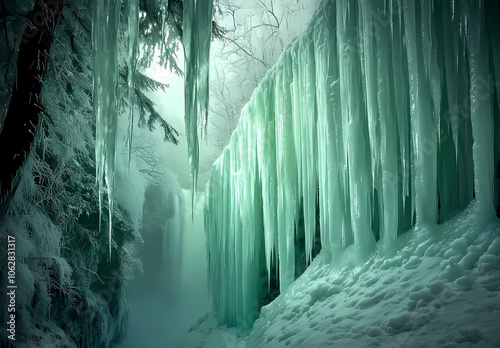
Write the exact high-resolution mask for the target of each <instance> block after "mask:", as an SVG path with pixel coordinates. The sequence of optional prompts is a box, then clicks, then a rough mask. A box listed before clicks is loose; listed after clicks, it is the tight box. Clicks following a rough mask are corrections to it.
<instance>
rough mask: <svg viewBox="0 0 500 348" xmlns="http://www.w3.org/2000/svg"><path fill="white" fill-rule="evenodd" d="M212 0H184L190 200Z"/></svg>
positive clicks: (203, 120) (203, 109)
mask: <svg viewBox="0 0 500 348" xmlns="http://www.w3.org/2000/svg"><path fill="white" fill-rule="evenodd" d="M212 12H213V1H212V0H203V1H202V0H186V1H184V2H183V31H182V42H183V45H184V59H185V69H184V74H185V87H184V88H185V89H184V95H185V114H184V118H185V124H186V137H187V139H188V157H189V165H190V176H191V191H192V201H193V204H194V195H195V191H196V188H197V182H198V167H199V145H198V125H199V123H200V124H202V129H205V132H206V125H207V115H208V70H209V64H208V60H209V56H210V38H211V35H212Z"/></svg>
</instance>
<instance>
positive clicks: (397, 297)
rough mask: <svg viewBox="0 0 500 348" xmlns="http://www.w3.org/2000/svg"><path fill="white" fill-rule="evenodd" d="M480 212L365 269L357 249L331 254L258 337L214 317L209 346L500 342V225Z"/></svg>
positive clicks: (415, 232) (374, 258)
mask: <svg viewBox="0 0 500 348" xmlns="http://www.w3.org/2000/svg"><path fill="white" fill-rule="evenodd" d="M477 210H478V208H477V204H476V203H472V204H471V205H470V206H469V207H468V208H467V209H466V210H465V211H464V212H462V213H460V214H458V215H457V216H455V217H454V218H453V219H451V220H450V221H448V222H446V223H444V224H442V225H437V226H419V227H415V228H413V229H412V230H410V231H408V232H407V233H405V234H404V235H402V236H400V237H399V238H398V239H397V240H396V241H395V242H394V244H393V245H382V244H380V245H379V247H378V249H377V250H376V251H375V252H374V253H373V254H372V255H371V256H370V257H369V259H367V260H365V262H361V263H359V264H358V265H357V266H353V265H354V264H355V263H356V261H354V259H355V258H356V255H355V254H356V253H355V251H354V250H351V249H350V248H348V249H346V250H345V251H344V252H342V253H340V254H338V255H337V256H336V257H333V258H331V257H330V256H329V255H327V254H326V253H324V252H321V253H320V254H319V255H318V257H316V259H315V260H314V261H313V263H312V264H311V266H310V267H309V268H308V269H307V270H306V272H305V273H304V274H303V275H302V276H301V277H300V278H299V279H297V280H296V281H295V282H294V283H293V284H292V285H291V286H290V287H289V288H288V289H287V291H286V292H285V293H284V294H282V295H280V296H279V297H278V298H277V299H276V300H275V301H273V302H272V303H271V304H269V305H268V306H266V307H264V308H263V309H262V312H261V315H260V318H259V319H258V320H257V321H256V322H255V324H254V326H253V329H252V331H251V332H250V333H249V335H242V334H241V333H239V335H240V338H238V339H236V335H237V334H238V333H237V330H236V329H227V328H217V327H216V320H215V319H214V318H213V316H207V317H206V318H204V320H203V319H202V320H200V321H199V322H198V323H197V324H196V325H195V326H194V327H193V330H195V331H197V332H196V334H197V335H205V337H204V338H203V339H202V341H201V343H200V345H199V346H200V347H243V346H247V347H273V348H275V347H276V348H278V347H294V348H295V347H308V348H312V347H449V348H451V347H500V221H499V220H498V219H496V218H495V220H494V221H491V223H489V224H482V223H479V222H478V220H477V219H476V216H477V213H478V211H477Z"/></svg>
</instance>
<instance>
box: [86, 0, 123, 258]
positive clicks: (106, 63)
mask: <svg viewBox="0 0 500 348" xmlns="http://www.w3.org/2000/svg"><path fill="white" fill-rule="evenodd" d="M120 5H121V2H120V1H116V0H104V1H100V0H94V1H93V3H92V43H93V46H92V47H93V48H92V50H93V58H94V74H93V78H94V94H93V98H94V113H95V115H96V145H95V156H96V180H97V183H98V186H99V214H100V213H101V207H102V203H103V197H102V191H103V190H104V188H106V190H107V196H108V213H109V240H108V243H109V256H110V258H111V234H112V229H113V204H114V195H115V187H114V185H115V158H116V140H117V129H118V96H117V86H118V51H117V45H118V40H117V39H118V38H117V36H118V26H119V19H120ZM100 218H101V217H100V216H99V219H100ZM99 229H100V225H99Z"/></svg>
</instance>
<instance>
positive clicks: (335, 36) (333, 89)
mask: <svg viewBox="0 0 500 348" xmlns="http://www.w3.org/2000/svg"><path fill="white" fill-rule="evenodd" d="M494 13H498V5H495V3H494V2H493V1H484V2H483V1H473V2H463V1H454V0H450V1H441V2H432V1H412V0H380V1H368V0H360V1H347V0H336V1H335V0H325V1H323V2H322V4H321V5H320V7H319V9H318V11H317V13H316V14H315V17H314V18H313V20H312V22H311V24H310V25H309V27H308V29H307V30H306V31H304V32H303V33H302V34H301V35H300V36H299V37H298V38H297V39H296V40H295V41H294V42H293V43H292V44H291V45H290V46H288V47H287V49H286V50H285V51H284V52H283V54H282V56H281V58H280V61H279V62H278V63H277V64H276V65H275V66H274V67H273V68H272V69H271V70H270V71H269V72H268V73H267V75H266V76H265V78H264V79H263V81H262V82H261V84H260V85H259V87H258V88H257V89H256V90H255V91H254V94H253V96H252V98H251V100H250V102H249V103H248V104H247V105H246V106H245V107H244V109H243V110H242V113H241V118H240V122H239V125H238V127H237V129H236V130H235V131H234V133H233V135H232V137H231V142H230V144H229V145H228V146H227V147H226V149H225V150H224V152H223V154H222V156H221V157H220V158H219V159H218V160H217V161H216V162H215V163H214V166H213V169H212V176H211V179H210V181H209V183H208V184H207V188H206V193H205V230H206V233H207V238H208V241H207V243H208V249H209V277H210V287H211V293H212V298H213V305H214V308H215V310H216V311H217V312H218V315H219V319H220V320H221V321H222V322H223V323H227V324H232V325H239V326H248V324H250V325H251V322H250V321H251V319H249V318H251V317H252V316H253V314H254V313H255V312H256V311H257V310H258V306H259V301H260V300H261V298H262V293H263V292H264V291H265V289H263V286H262V285H263V284H262V280H261V278H262V276H261V275H262V273H263V272H265V270H267V273H268V274H271V273H273V272H276V273H277V274H279V285H280V290H281V292H283V291H284V290H285V289H286V288H287V287H288V286H289V285H290V284H291V283H292V282H293V281H294V279H295V275H296V270H295V267H296V264H297V260H298V259H299V258H301V257H302V256H305V260H306V261H305V262H306V263H307V262H309V261H310V260H311V255H312V250H313V245H314V242H315V236H316V233H317V231H318V229H319V235H320V242H321V247H322V249H323V250H325V252H327V253H330V254H336V253H338V252H339V251H340V250H342V249H344V248H345V247H347V246H350V245H353V246H354V249H355V250H357V255H358V258H359V259H362V258H363V257H364V256H366V255H367V253H368V252H369V251H370V250H372V249H373V247H374V246H375V245H376V242H377V241H379V243H383V244H384V245H387V246H390V245H393V244H394V241H395V239H396V238H397V237H398V235H399V234H401V233H403V232H405V231H406V230H408V229H409V228H410V227H411V226H412V225H414V224H415V223H416V224H417V225H421V226H424V225H425V226H427V225H433V224H436V223H441V222H443V221H446V220H448V219H450V218H451V217H452V216H453V215H454V214H455V213H456V212H458V211H460V210H462V209H463V208H464V207H465V206H466V205H467V204H468V203H469V202H470V201H471V200H472V199H473V198H474V197H475V199H476V201H477V204H478V205H479V211H480V212H481V214H482V216H481V219H482V220H484V221H488V220H489V219H492V218H493V217H494V216H495V208H494V207H495V206H496V205H497V202H496V201H495V200H497V199H498V197H497V196H498V191H499V187H498V183H495V180H494V178H495V176H494V173H495V170H497V171H498V169H497V168H498V164H499V162H500V149H499V145H500V135H499V134H500V117H499V109H500V104H499V102H500V98H499V95H498V93H499V88H498V85H497V84H496V83H494V82H493V81H495V80H496V81H498V80H499V79H498V77H499V73H500V42H499V41H498V35H499V28H500V26H499V25H498V20H496V19H495V18H494V15H493V14H494ZM494 76H496V78H494ZM494 132H495V133H494ZM494 134H497V136H494ZM302 219H303V221H304V223H303V226H304V227H303V230H302V227H301V224H299V220H302ZM317 221H318V222H319V223H318V226H317ZM302 234H303V235H304V238H305V250H299V249H298V244H297V240H298V239H299V236H300V235H302ZM301 253H302V254H303V255H302V254H301ZM264 283H265V281H264Z"/></svg>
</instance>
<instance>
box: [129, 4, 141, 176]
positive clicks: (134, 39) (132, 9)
mask: <svg viewBox="0 0 500 348" xmlns="http://www.w3.org/2000/svg"><path fill="white" fill-rule="evenodd" d="M126 35H127V39H128V57H127V65H128V81H127V82H128V102H129V132H128V137H129V138H128V165H129V168H130V160H131V157H132V138H133V135H134V99H135V98H134V97H135V83H134V79H135V72H136V61H137V48H138V46H139V0H129V2H128V28H127V31H126Z"/></svg>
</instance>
